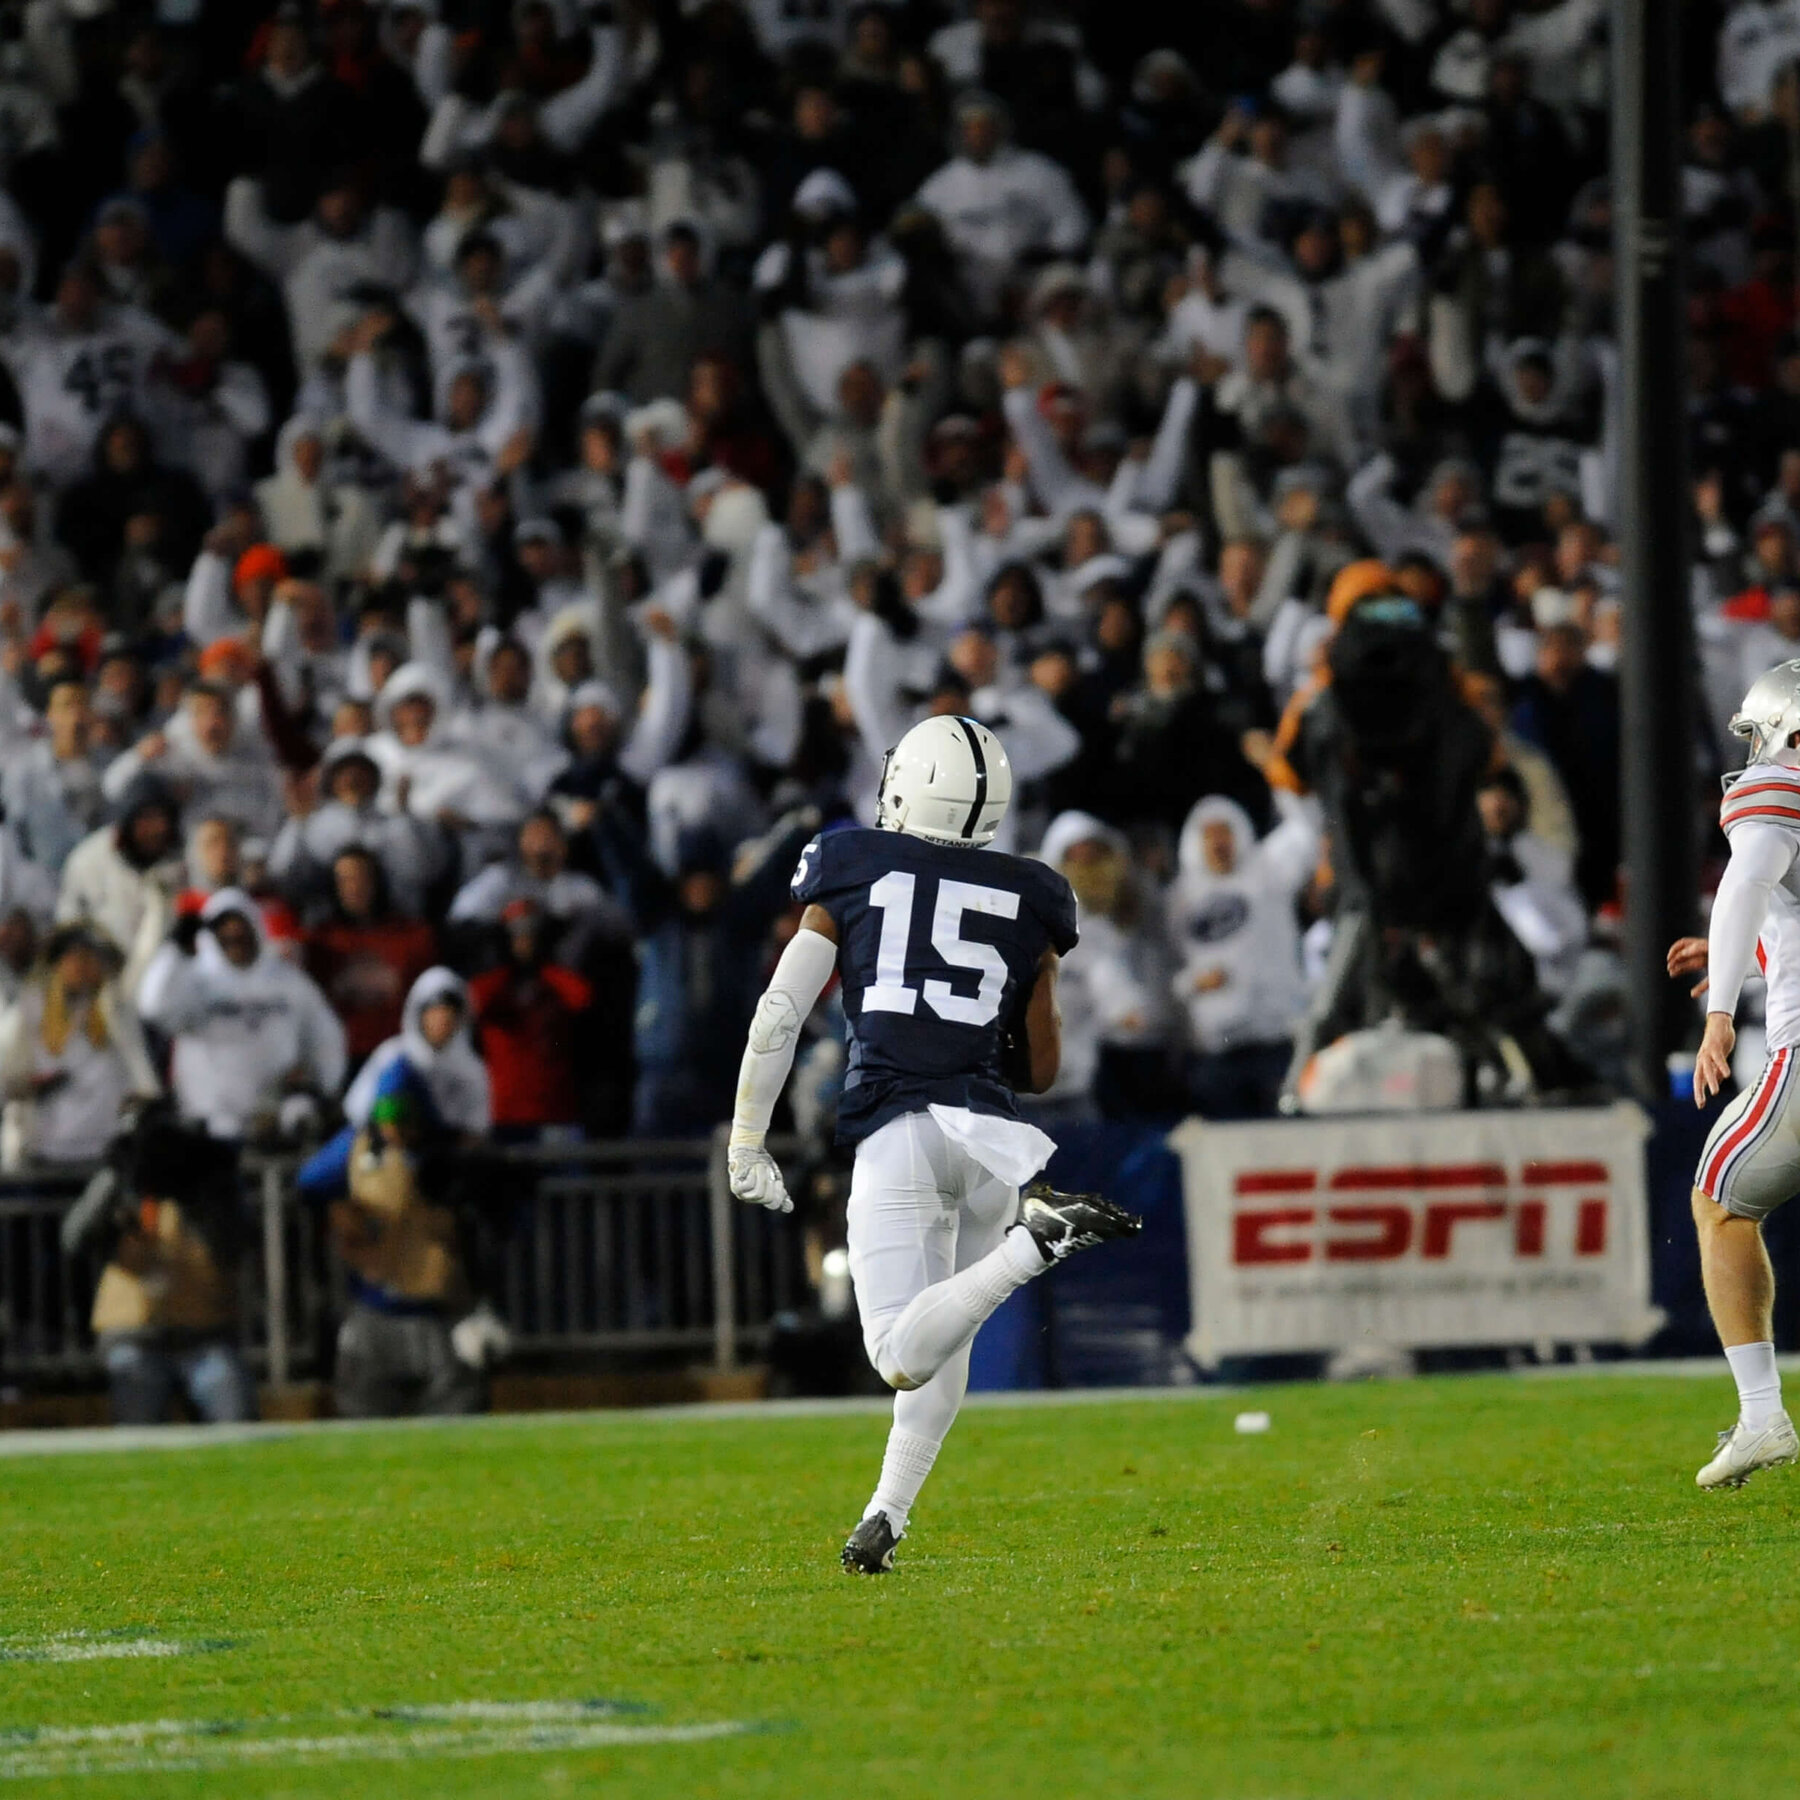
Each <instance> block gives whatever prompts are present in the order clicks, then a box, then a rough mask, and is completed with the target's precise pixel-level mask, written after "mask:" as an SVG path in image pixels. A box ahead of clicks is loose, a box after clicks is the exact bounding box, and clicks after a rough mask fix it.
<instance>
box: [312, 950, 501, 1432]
mask: <svg viewBox="0 0 1800 1800" xmlns="http://www.w3.org/2000/svg"><path fill="white" fill-rule="evenodd" d="M446 974H447V971H443V970H437V971H433V975H434V976H437V977H440V978H441V977H444V976H445V975H446ZM415 997H416V998H418V999H419V1000H420V1001H421V1004H420V1005H419V1006H418V1008H417V1009H416V1014H415V1019H414V1024H413V1027H412V1031H411V1032H410V1033H409V1034H407V1035H413V1034H417V1035H418V1037H419V1038H420V1040H421V1047H422V1048H423V1051H424V1056H425V1057H426V1058H429V1060H428V1061H426V1060H424V1059H419V1060H417V1061H416V1060H415V1059H416V1058H418V1052H417V1051H414V1052H411V1053H409V1051H408V1049H407V1047H406V1044H405V1038H404V1037H403V1039H402V1048H401V1050H400V1051H399V1053H397V1054H395V1055H393V1056H391V1057H389V1058H386V1059H385V1060H383V1061H382V1063H381V1066H380V1070H379V1073H378V1074H377V1075H376V1077H375V1079H374V1082H373V1084H372V1092H366V1093H364V1094H361V1095H358V1096H357V1097H356V1099H357V1102H358V1103H359V1104H360V1103H361V1102H363V1101H366V1103H367V1107H368V1113H367V1121H366V1123H364V1124H362V1125H360V1126H346V1127H345V1128H344V1130H343V1131H341V1132H340V1133H339V1134H338V1136H337V1137H336V1138H334V1139H333V1140H332V1141H331V1142H330V1143H329V1144H327V1145H325V1146H324V1147H323V1148H322V1149H321V1150H319V1151H318V1152H316V1153H315V1154H314V1155H313V1156H312V1157H310V1158H309V1159H308V1160H307V1162H306V1164H305V1165H304V1166H303V1167H302V1169H301V1171H300V1178H299V1189H300V1196H301V1198H302V1199H303V1200H307V1201H309V1202H311V1203H313V1204H314V1205H322V1206H325V1207H326V1208H327V1209H328V1217H329V1220H330V1229H331V1239H332V1244H333V1247H334V1248H335V1249H336V1251H337V1254H338V1256H339V1257H340V1258H341V1259H342V1261H343V1263H344V1267H345V1270H346V1274H347V1280H348V1287H349V1293H350V1308H349V1311H348V1313H347V1314H346V1316H345V1318H344V1322H343V1325H342V1326H341V1327H340V1328H339V1332H338V1341H337V1376H336V1382H335V1388H334V1391H335V1395H336V1400H337V1409H338V1412H339V1413H340V1414H341V1415H342V1416H343V1417H345V1418H350V1419H370V1418H392V1417H397V1416H401V1415H405V1414H414V1413H418V1414H427V1415H447V1414H455V1413H473V1412H479V1411H480V1410H481V1409H482V1407H483V1405H484V1404H485V1402H486V1382H485V1379H484V1376H483V1370H484V1369H485V1367H486V1365H487V1363H488V1362H489V1361H490V1360H491V1359H492V1357H493V1356H494V1355H495V1354H496V1353H499V1352H502V1351H503V1350H504V1344H505V1328H504V1327H503V1326H502V1325H501V1324H500V1322H499V1320H498V1319H497V1318H495V1317H494V1314H493V1313H492V1311H491V1310H490V1309H489V1308H487V1307H485V1306H475V1305H474V1294H475V1283H474V1281H473V1280H472V1278H471V1270H472V1268H476V1269H478V1265H479V1264H481V1263H482V1262H483V1261H484V1260H485V1258H484V1257H483V1256H482V1254H481V1229H482V1226H483V1224H484V1223H485V1220H484V1217H483V1213H484V1204H485V1205H487V1206H492V1205H496V1204H498V1205H504V1206H509V1205H510V1204H511V1202H510V1198H504V1199H502V1198H500V1196H501V1195H502V1194H503V1193H504V1183H502V1182H500V1181H497V1180H495V1179H494V1178H493V1176H492V1174H491V1172H490V1165H489V1164H488V1162H487V1160H486V1159H485V1158H484V1157H482V1156H481V1155H480V1154H479V1152H478V1151H477V1150H476V1149H475V1148H474V1147H473V1145H472V1144H471V1141H470V1138H469V1135H468V1133H467V1132H466V1131H464V1130H460V1129H458V1128H457V1122H455V1121H453V1120H452V1119H449V1118H447V1117H446V1115H445V1103H446V1102H451V1101H453V1099H454V1097H455V1094H456V1093H457V1092H458V1091H459V1090H464V1089H468V1090H469V1092H468V1098H469V1099H470V1100H471V1101H473V1102H474V1103H475V1105H476V1106H477V1108H480V1107H482V1106H484V1105H485V1095H484V1094H482V1093H478V1092H475V1091H474V1090H473V1089H472V1088H471V1087H470V1083H469V1081H468V1079H467V1076H466V1075H461V1074H459V1073H458V1071H457V1069H456V1067H455V1066H454V1065H455V1064H457V1063H458V1062H460V1063H461V1064H462V1065H464V1066H465V1067H466V1068H468V1069H469V1071H470V1072H471V1073H472V1072H473V1071H474V1070H478V1069H479V1064H476V1063H475V1062H474V1058H473V1053H472V1051H470V1049H469V1047H468V1043H467V1039H466V1037H465V1035H464V1033H465V1031H466V1014H467V1007H466V1001H465V999H464V996H463V991H462V986H461V983H460V982H457V981H455V979H454V978H453V977H452V978H450V979H449V980H448V981H447V982H444V983H443V984H442V985H441V986H439V987H437V988H433V989H430V990H427V991H426V992H425V993H423V994H422V995H421V994H418V993H417V991H416V990H415ZM377 1054H378V1056H379V1055H380V1053H379V1052H378V1053H377ZM371 1066H374V1065H373V1064H372V1065H371ZM434 1076H435V1077H436V1079H434ZM353 1110H354V1108H353Z"/></svg>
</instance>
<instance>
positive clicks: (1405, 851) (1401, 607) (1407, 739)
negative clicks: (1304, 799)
mask: <svg viewBox="0 0 1800 1800" xmlns="http://www.w3.org/2000/svg"><path fill="white" fill-rule="evenodd" d="M1363 567H1364V565H1353V568H1354V569H1361V568H1363ZM1346 573H1349V571H1347V572H1346ZM1327 666H1328V679H1327V681H1326V683H1325V685H1324V686H1323V687H1322V688H1321V689H1320V691H1319V692H1318V694H1317V695H1316V697H1315V698H1314V699H1313V701H1312V703H1311V705H1310V706H1309V707H1308V708H1307V710H1306V712H1305V714H1304V716H1303V717H1302V719H1301V720H1300V726H1299V731H1298V734H1297V736H1296V738H1295V741H1294V742H1293V744H1292V746H1291V748H1290V749H1289V751H1288V753H1287V757H1286V767H1287V771H1288V772H1291V774H1292V775H1293V776H1294V777H1296V778H1297V782H1298V784H1299V785H1301V786H1302V787H1304V788H1306V789H1308V790H1310V791H1311V792H1313V793H1314V794H1316V795H1317V797H1318V800H1319V803H1320V805H1321V807H1322V809H1323V812H1324V815H1325V820H1326V826H1327V829H1328V831H1329V834H1330V839H1331V846H1332V861H1333V867H1334V870H1335V874H1336V880H1337V919H1336V930H1335V933H1334V938H1333V945H1332V954H1331V962H1330V966H1329V968H1328V970H1327V973H1326V979H1325V982H1324V984H1323V986H1322V988H1321V990H1320V993H1319V994H1318V996H1317V997H1316V999H1315V1002H1314V1006H1313V1009H1312V1011H1311V1013H1310V1015H1309V1017H1308V1018H1307V1020H1306V1022H1305V1024H1304V1025H1303V1027H1302V1029H1301V1031H1300V1033H1299V1036H1298V1040H1297V1042H1296V1046H1295V1057H1294V1062H1293V1064H1292V1066H1291V1068H1290V1070H1289V1076H1288V1086H1289V1090H1290V1091H1291V1090H1292V1088H1293V1086H1294V1084H1295V1082H1296V1081H1297V1079H1298V1075H1299V1072H1300V1070H1301V1069H1302V1068H1303V1067H1304V1066H1305V1063H1306V1060H1307V1059H1308V1057H1309V1056H1310V1055H1311V1053H1312V1051H1313V1050H1314V1049H1315V1048H1318V1047H1319V1046H1321V1045H1323V1044H1326V1043H1329V1042H1331V1041H1332V1040H1333V1039H1335V1038H1337V1037H1339V1036H1341V1035H1343V1034H1344V1033H1346V1032H1350V1031H1354V1030H1358V1029H1361V1028H1364V1027H1367V1026H1372V1025H1376V1024H1379V1023H1381V1022H1382V1021H1383V1020H1384V1019H1387V1018H1389V1017H1392V1016H1395V1015H1396V1014H1397V1015H1398V1016H1400V1017H1401V1018H1403V1019H1404V1020H1405V1022H1406V1023H1407V1024H1408V1025H1409V1026H1411V1027H1412V1028H1413V1029H1414V1030H1418V1031H1428V1032H1437V1033H1441V1034H1443V1035H1444V1036H1447V1037H1449V1038H1451V1039H1452V1040H1453V1041H1454V1042H1456V1043H1457V1045H1458V1046H1459V1048H1460V1049H1461V1051H1462V1053H1463V1060H1464V1066H1465V1071H1466V1075H1467V1077H1468V1088H1469V1093H1468V1098H1469V1099H1470V1101H1471V1102H1472V1101H1473V1100H1474V1099H1475V1098H1476V1096H1477V1095H1479V1094H1482V1093H1487V1092H1497V1091H1499V1090H1500V1089H1502V1088H1504V1089H1505V1090H1506V1091H1508V1092H1509V1093H1512V1094H1515V1095H1517V1094H1519V1093H1520V1092H1521V1090H1522V1089H1525V1090H1529V1088H1531V1087H1535V1088H1537V1089H1539V1090H1542V1089H1545V1088H1557V1087H1566V1086H1571V1085H1576V1084H1579V1083H1580V1081H1581V1080H1582V1077H1583V1072H1582V1071H1581V1069H1580V1068H1579V1065H1577V1064H1576V1063H1575V1062H1574V1059H1573V1058H1572V1057H1571V1056H1570V1055H1569V1053H1568V1051H1567V1050H1566V1049H1565V1048H1564V1047H1563V1046H1562V1045H1561V1044H1560V1043H1559V1042H1558V1041H1557V1040H1556V1039H1555V1038H1554V1037H1553V1036H1552V1035H1551V1033H1550V1032H1549V1030H1548V1029H1547V1028H1546V1027H1545V1025H1544V1023H1543V1020H1544V1015H1545V1013H1546V1011H1547V1010H1548V1005H1547V1002H1546V1001H1545V999H1544V997H1543V995H1542V993H1541V992H1540V990H1539V987H1538V983H1537V977H1536V971H1535V969H1534V967H1533V963H1532V958H1531V955H1530V953H1529V952H1528V951H1527V950H1526V949H1525V947H1524V946H1523V945H1522V944H1521V943H1520V942H1519V940H1518V939H1517V937H1516V936H1514V934H1513V932H1512V931H1511V930H1509V929H1508V927H1507V926H1506V924H1505V922H1504V921H1503V920H1502V918H1501V917H1500V915H1499V913H1498V912H1497V911H1496V910H1495V907H1494V905H1493V902H1492V899H1491V897H1490V894H1489V878H1490V868H1489V857H1488V848H1487V842H1486V835H1485V832H1484V830H1483V825H1482V816H1481V811H1480V807H1479V804H1478V795H1479V793H1480V791H1481V789H1482V787H1483V785H1484V784H1485V782H1486V781H1487V778H1488V776H1489V774H1490V772H1491V770H1492V768H1493V766H1494V756H1495V751H1494V739H1493V734H1492V732H1491V731H1490V729H1489V728H1488V726H1487V725H1486V724H1485V723H1483V721H1482V720H1481V719H1480V718H1479V717H1477V715H1476V714H1475V713H1474V712H1473V711H1472V710H1471V709H1470V707H1469V706H1468V705H1467V704H1466V703H1465V702H1464V700H1463V698H1462V695H1461V692H1460V689H1459V686H1458V681H1457V675H1456V671H1455V669H1454V668H1453V666H1452V664H1451V663H1450V660H1449V658H1448V656H1447V655H1446V653H1445V651H1444V649H1443V648H1442V646H1441V644H1440V643H1439V642H1438V639H1437V637H1436V635H1435V634H1434V632H1433V630H1432V628H1431V623H1430V621H1429V620H1428V618H1427V617H1426V615H1425V613H1424V612H1423V610H1422V609H1421V608H1420V607H1419V606H1418V605H1417V604H1416V603H1415V602H1413V601H1411V600H1409V599H1405V598H1402V597H1400V596H1399V595H1398V594H1396V593H1394V592H1393V591H1392V589H1391V588H1390V589H1389V590H1388V591H1387V592H1380V591H1376V592H1373V593H1371V594H1369V595H1368V596H1367V597H1365V598H1362V599H1360V600H1359V601H1357V602H1356V603H1355V604H1354V605H1352V606H1351V607H1350V608H1349V610H1348V611H1347V612H1346V613H1345V615H1344V617H1343V621H1342V624H1341V625H1340V627H1339V629H1338V632H1337V635H1336V636H1335V637H1334V638H1333V640H1332V642H1331V645H1330V648H1329V651H1328V659H1327ZM1521 1054H1522V1056H1523V1060H1524V1062H1525V1063H1526V1064H1527V1065H1529V1069H1530V1076H1531V1079H1530V1081H1529V1082H1528V1083H1522V1082H1521V1080H1520V1077H1519V1068H1518V1061H1519V1056H1520V1055H1521Z"/></svg>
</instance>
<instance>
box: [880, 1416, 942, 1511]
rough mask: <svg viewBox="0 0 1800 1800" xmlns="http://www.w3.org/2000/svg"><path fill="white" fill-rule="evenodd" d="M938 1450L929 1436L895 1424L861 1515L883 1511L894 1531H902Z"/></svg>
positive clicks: (935, 1459)
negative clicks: (873, 1494)
mask: <svg viewBox="0 0 1800 1800" xmlns="http://www.w3.org/2000/svg"><path fill="white" fill-rule="evenodd" d="M937 1453H938V1446H937V1445H936V1444H934V1443H933V1442H932V1441H931V1439H930V1438H926V1437H920V1436H919V1434H918V1433H917V1432H916V1431H908V1430H907V1429H906V1427H905V1426H904V1425H896V1426H895V1427H894V1428H893V1430H892V1431H890V1432H889V1433H888V1441H887V1453H886V1454H885V1455H884V1456H883V1457H882V1459H881V1480H880V1481H879V1482H877V1483H876V1486H875V1496H874V1498H873V1499H872V1500H870V1502H869V1504H868V1506H867V1507H865V1508H864V1510H863V1517H864V1518H865V1519H866V1518H868V1517H869V1515H870V1514H871V1513H878V1512H883V1513H886V1514H887V1516H888V1523H889V1524H890V1525H892V1526H893V1528H894V1530H895V1532H896V1533H898V1532H902V1531H904V1530H905V1529H906V1519H907V1515H908V1514H909V1513H910V1512H911V1511H912V1504H913V1502H914V1501H915V1500H916V1499H918V1497H919V1489H920V1488H922V1487H923V1486H924V1485H925V1477H926V1476H927V1475H929V1474H930V1473H931V1465H932V1464H933V1463H934V1462H936V1461H937Z"/></svg>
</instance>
